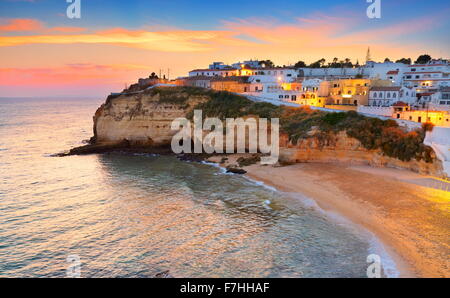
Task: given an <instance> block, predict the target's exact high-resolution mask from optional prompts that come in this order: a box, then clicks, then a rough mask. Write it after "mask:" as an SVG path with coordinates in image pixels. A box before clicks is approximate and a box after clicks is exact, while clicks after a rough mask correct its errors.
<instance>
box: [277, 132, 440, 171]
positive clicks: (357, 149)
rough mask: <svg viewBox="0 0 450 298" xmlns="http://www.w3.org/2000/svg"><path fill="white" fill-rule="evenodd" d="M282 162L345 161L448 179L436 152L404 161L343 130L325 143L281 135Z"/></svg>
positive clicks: (313, 138)
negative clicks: (428, 157) (429, 159)
mask: <svg viewBox="0 0 450 298" xmlns="http://www.w3.org/2000/svg"><path fill="white" fill-rule="evenodd" d="M280 146H281V149H280V162H282V163H283V162H284V163H304V162H321V163H336V162H337V163H345V164H365V165H370V166H374V167H391V168H399V169H407V170H411V171H413V172H416V173H420V174H424V175H432V176H436V177H441V178H445V177H446V174H445V173H444V171H443V166H442V162H440V161H439V160H438V159H437V158H436V156H435V154H434V153H433V154H432V162H425V161H424V160H420V161H418V160H416V159H412V160H410V161H401V160H399V159H397V158H392V157H389V156H386V155H384V154H383V153H382V152H381V151H380V150H367V149H366V148H364V146H362V144H361V143H360V142H359V141H358V140H356V139H354V138H350V137H348V136H347V133H346V132H344V131H341V132H339V133H337V134H336V135H335V136H333V137H332V138H331V139H329V140H328V141H327V143H326V144H325V145H324V144H323V141H321V140H320V139H318V138H316V137H311V138H307V139H301V140H299V141H298V142H297V143H295V144H293V143H292V142H290V141H289V139H288V137H287V135H283V136H281V137H280Z"/></svg>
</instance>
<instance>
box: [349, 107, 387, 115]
mask: <svg viewBox="0 0 450 298" xmlns="http://www.w3.org/2000/svg"><path fill="white" fill-rule="evenodd" d="M357 111H358V113H364V114H371V115H378V116H385V117H391V116H392V114H393V113H394V108H393V107H371V106H358V110H357Z"/></svg>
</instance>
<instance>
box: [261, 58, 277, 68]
mask: <svg viewBox="0 0 450 298" xmlns="http://www.w3.org/2000/svg"><path fill="white" fill-rule="evenodd" d="M258 64H259V65H260V66H262V67H264V68H274V67H275V64H274V63H273V62H272V61H271V60H269V59H267V60H261V61H259V62H258Z"/></svg>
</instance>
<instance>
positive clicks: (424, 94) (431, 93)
mask: <svg viewBox="0 0 450 298" xmlns="http://www.w3.org/2000/svg"><path fill="white" fill-rule="evenodd" d="M434 93H435V92H424V93H420V94H418V95H419V96H430V95H433V94H434Z"/></svg>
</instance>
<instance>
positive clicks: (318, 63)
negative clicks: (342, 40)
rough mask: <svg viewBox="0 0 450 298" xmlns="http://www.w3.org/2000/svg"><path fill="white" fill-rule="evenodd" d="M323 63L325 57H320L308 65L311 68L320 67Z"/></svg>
mask: <svg viewBox="0 0 450 298" xmlns="http://www.w3.org/2000/svg"><path fill="white" fill-rule="evenodd" d="M324 64H325V58H322V59H320V60H317V61H316V62H314V63H311V64H310V65H309V67H311V68H320V67H322V66H323V65H324Z"/></svg>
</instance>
